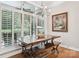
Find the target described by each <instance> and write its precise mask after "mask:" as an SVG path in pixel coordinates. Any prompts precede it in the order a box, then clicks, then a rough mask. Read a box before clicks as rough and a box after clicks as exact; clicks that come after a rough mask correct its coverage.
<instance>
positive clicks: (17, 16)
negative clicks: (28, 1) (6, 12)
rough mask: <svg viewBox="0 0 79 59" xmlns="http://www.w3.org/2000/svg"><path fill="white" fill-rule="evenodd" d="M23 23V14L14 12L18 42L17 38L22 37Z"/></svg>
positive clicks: (15, 37) (15, 33) (15, 39)
mask: <svg viewBox="0 0 79 59" xmlns="http://www.w3.org/2000/svg"><path fill="white" fill-rule="evenodd" d="M21 24H22V14H21V13H17V12H15V13H14V41H15V43H17V40H18V39H19V38H21Z"/></svg>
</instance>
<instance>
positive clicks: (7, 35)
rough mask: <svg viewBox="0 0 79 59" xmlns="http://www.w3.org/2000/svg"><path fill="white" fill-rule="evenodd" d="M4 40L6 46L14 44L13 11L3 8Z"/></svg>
mask: <svg viewBox="0 0 79 59" xmlns="http://www.w3.org/2000/svg"><path fill="white" fill-rule="evenodd" d="M2 40H3V43H4V44H3V45H4V46H10V45H11V44H12V12H11V11H8V10H2Z"/></svg>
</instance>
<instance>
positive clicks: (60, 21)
mask: <svg viewBox="0 0 79 59" xmlns="http://www.w3.org/2000/svg"><path fill="white" fill-rule="evenodd" d="M52 31H57V32H68V13H67V12H64V13H60V14H56V15H52Z"/></svg>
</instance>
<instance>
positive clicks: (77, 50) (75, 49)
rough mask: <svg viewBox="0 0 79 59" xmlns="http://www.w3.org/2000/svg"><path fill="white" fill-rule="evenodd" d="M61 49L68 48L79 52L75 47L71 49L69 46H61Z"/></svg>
mask: <svg viewBox="0 0 79 59" xmlns="http://www.w3.org/2000/svg"><path fill="white" fill-rule="evenodd" d="M60 46H61V47H64V48H68V49H72V50H75V51H79V49H78V48H74V47H70V46H67V45H62V44H61V45H60Z"/></svg>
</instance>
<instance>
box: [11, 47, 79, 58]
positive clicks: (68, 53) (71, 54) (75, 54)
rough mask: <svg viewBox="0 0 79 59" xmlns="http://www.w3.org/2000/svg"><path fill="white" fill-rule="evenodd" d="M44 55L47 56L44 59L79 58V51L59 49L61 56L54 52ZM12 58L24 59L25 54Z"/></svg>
mask: <svg viewBox="0 0 79 59" xmlns="http://www.w3.org/2000/svg"><path fill="white" fill-rule="evenodd" d="M44 54H46V55H45V56H43V58H79V51H74V50H71V49H67V48H63V47H59V54H57V53H53V52H51V53H47V52H44ZM10 58H24V56H23V54H21V53H20V54H17V55H14V56H11V57H10ZM38 58H39V57H38Z"/></svg>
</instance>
